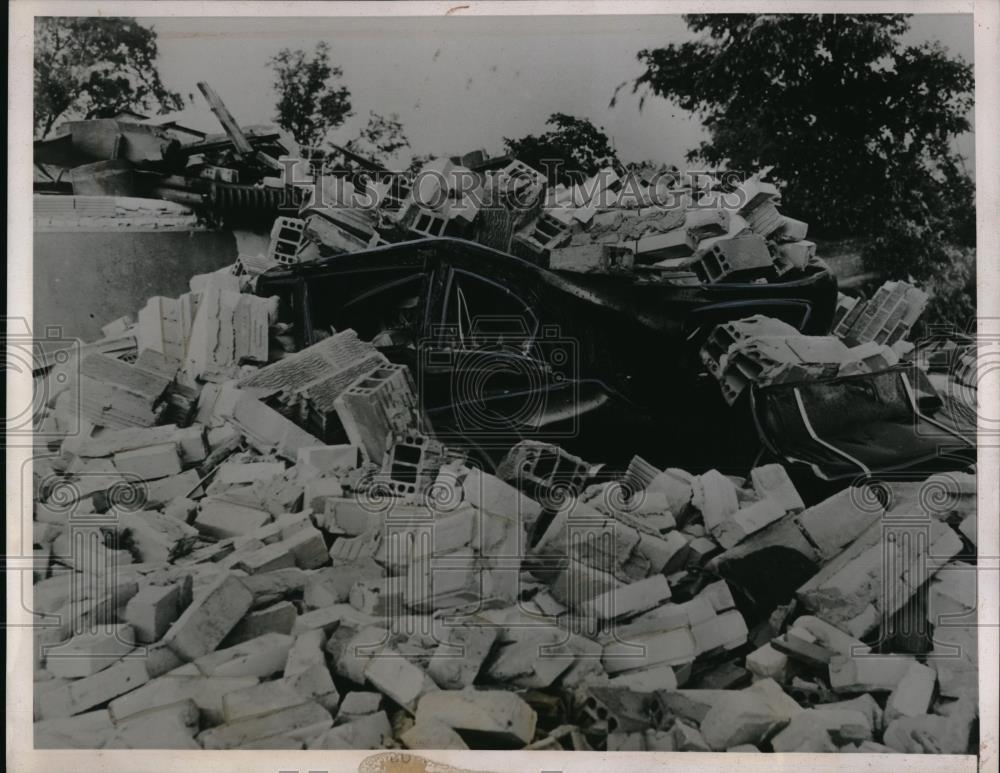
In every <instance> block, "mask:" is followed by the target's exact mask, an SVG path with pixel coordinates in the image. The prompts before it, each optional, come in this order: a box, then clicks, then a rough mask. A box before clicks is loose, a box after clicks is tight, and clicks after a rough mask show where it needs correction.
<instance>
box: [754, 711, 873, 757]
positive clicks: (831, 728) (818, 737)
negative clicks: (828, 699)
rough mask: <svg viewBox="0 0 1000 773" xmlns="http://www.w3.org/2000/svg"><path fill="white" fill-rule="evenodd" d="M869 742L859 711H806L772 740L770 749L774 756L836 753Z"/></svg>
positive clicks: (867, 724) (869, 729)
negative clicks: (785, 753)
mask: <svg viewBox="0 0 1000 773" xmlns="http://www.w3.org/2000/svg"><path fill="white" fill-rule="evenodd" d="M871 739H872V729H871V726H870V725H869V723H868V719H867V717H866V716H865V715H864V714H862V713H861V712H860V711H850V710H844V709H834V710H826V711H817V710H815V709H809V710H805V711H802V712H800V713H799V714H797V715H795V716H794V717H792V719H791V721H790V722H789V723H788V726H787V727H785V729H784V730H782V731H781V732H780V733H778V734H777V735H776V736H775V737H774V738H772V739H771V747H772V748H773V749H774V751H776V752H803V751H813V752H819V751H835V750H836V748H837V747H838V746H843V745H845V744H849V743H860V742H862V741H870V740H871Z"/></svg>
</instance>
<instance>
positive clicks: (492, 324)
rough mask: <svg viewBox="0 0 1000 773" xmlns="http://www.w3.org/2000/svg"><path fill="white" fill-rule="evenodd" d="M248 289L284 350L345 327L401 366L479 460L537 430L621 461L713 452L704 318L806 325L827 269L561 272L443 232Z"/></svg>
mask: <svg viewBox="0 0 1000 773" xmlns="http://www.w3.org/2000/svg"><path fill="white" fill-rule="evenodd" d="M256 292H257V294H258V295H261V296H272V295H276V296H278V297H279V298H280V299H281V312H280V314H281V318H282V320H283V321H286V322H289V323H291V324H292V334H293V335H294V338H295V348H301V347H304V346H308V345H310V344H312V343H314V342H315V341H317V340H319V339H320V338H323V337H325V336H326V335H329V334H330V333H331V332H333V331H338V330H344V329H347V328H353V329H354V330H355V331H357V333H358V335H359V336H360V337H361V338H362V339H364V340H372V341H373V342H374V343H375V344H376V346H378V347H379V348H380V349H381V351H382V352H383V353H384V354H385V355H386V356H387V357H388V358H389V359H390V360H391V361H393V362H397V363H401V364H405V365H407V366H409V368H410V369H411V371H412V372H413V376H414V379H415V381H416V383H417V387H418V392H419V394H420V395H421V397H422V399H423V402H424V407H425V410H426V411H427V413H428V415H429V417H430V419H431V422H432V424H433V426H434V429H435V432H436V433H437V435H438V437H439V438H441V439H443V440H444V441H445V442H447V443H449V444H451V445H459V446H464V447H466V448H469V449H471V450H473V452H474V455H476V456H477V457H479V458H480V459H482V460H483V461H491V463H492V462H495V461H497V460H499V459H500V458H501V457H502V456H503V454H505V453H506V452H507V450H508V449H509V448H510V447H511V446H512V445H513V444H514V443H516V442H518V441H519V440H521V439H536V440H546V441H551V442H558V443H560V444H561V445H563V446H564V447H566V448H568V449H569V450H571V451H572V452H573V453H578V454H580V455H582V456H587V455H588V454H590V455H591V456H594V455H600V457H601V458H604V459H607V460H609V462H610V463H620V464H622V465H624V464H625V463H627V462H628V460H629V459H630V458H631V456H632V455H634V454H636V453H640V454H642V455H644V456H647V457H648V458H651V459H656V460H658V461H661V460H662V461H663V463H667V462H669V461H670V459H671V458H673V457H674V456H675V455H677V456H683V457H684V458H685V459H687V460H688V463H689V464H690V459H691V458H692V456H694V455H696V454H695V453H694V452H695V451H696V450H697V449H698V448H699V446H711V448H710V449H709V448H705V458H706V459H708V458H709V452H710V453H711V457H712V458H713V459H715V460H718V448H719V443H718V439H717V438H716V437H714V436H712V434H711V431H708V430H707V429H706V428H707V427H708V426H709V425H710V424H711V420H706V418H705V417H706V416H709V417H710V416H711V415H712V412H713V411H714V412H715V414H716V415H717V417H718V419H719V426H720V431H725V428H726V426H727V425H731V424H732V416H731V415H730V411H729V410H728V408H727V406H726V405H725V404H724V403H723V402H722V400H721V399H719V398H718V395H717V393H716V390H714V389H711V388H706V386H708V385H704V384H702V374H701V370H702V369H701V367H700V363H699V362H698V357H697V347H698V345H699V343H700V341H701V340H702V339H703V337H704V336H705V335H706V333H707V331H708V330H709V329H711V327H712V326H714V325H716V324H718V323H719V322H722V321H725V320H727V319H734V318H740V317H744V316H746V315H748V314H752V313H761V314H767V315H770V316H773V317H777V318H780V319H784V320H786V321H787V322H788V323H789V324H791V325H793V326H795V327H796V329H799V330H801V331H803V332H805V333H819V332H821V331H824V330H825V329H826V328H827V327H828V326H829V324H830V321H831V319H832V315H833V311H834V305H835V298H836V280H835V278H834V277H833V275H832V274H831V273H830V272H829V271H828V270H827V269H826V268H825V266H823V265H822V264H821V263H817V264H814V265H811V266H808V267H806V268H805V269H804V270H802V271H800V272H795V274H789V275H787V280H786V281H783V282H780V283H768V284H763V283H750V282H725V283H716V284H712V285H700V284H699V285H691V284H682V283H680V282H678V281H675V280H674V279H672V278H671V277H670V276H669V275H668V274H667V273H666V272H662V273H654V272H649V274H648V275H640V276H635V277H633V276H612V275H582V274H570V273H564V272H556V271H551V270H549V269H546V268H544V267H542V266H540V265H537V264H535V263H532V262H529V261H527V260H524V259H521V258H517V257H515V256H513V255H510V254H507V253H502V252H498V251H496V250H492V249H489V248H487V247H483V246H481V245H479V244H474V243H470V242H465V241H461V240H457V239H446V238H445V239H435V240H422V241H419V242H409V243H403V244H396V245H391V246H388V247H380V248H375V249H371V250H367V251H364V252H357V253H351V254H344V255H337V256H333V257H328V258H324V259H321V260H318V261H312V262H308V263H301V264H297V265H294V266H287V267H280V268H275V269H272V270H271V271H269V272H267V273H266V274H263V275H261V276H260V277H259V278H258V280H257V285H256ZM651 424H652V425H653V426H657V427H660V428H662V429H661V431H660V432H649V431H648V430H649V427H650V426H651ZM640 429H642V430H643V431H642V432H639V430H640ZM726 434H729V433H728V432H727V433H726ZM642 438H651V442H647V443H646V446H648V447H643V448H641V449H640V448H638V447H637V445H636V443H637V442H638V443H640V445H641V444H642ZM728 442H729V441H728V440H727V443H728ZM757 445H758V444H756V442H753V443H751V444H750V446H752V447H747V448H745V449H743V448H737V447H736V444H734V447H733V451H741V452H743V454H744V455H745V454H746V453H749V454H750V455H751V458H752V454H753V453H755V452H756V450H757ZM739 455H740V454H734V459H733V464H734V466H735V465H738V464H739V459H738V458H736V457H737V456H739ZM715 463H716V465H718V464H719V462H718V461H716V462H715Z"/></svg>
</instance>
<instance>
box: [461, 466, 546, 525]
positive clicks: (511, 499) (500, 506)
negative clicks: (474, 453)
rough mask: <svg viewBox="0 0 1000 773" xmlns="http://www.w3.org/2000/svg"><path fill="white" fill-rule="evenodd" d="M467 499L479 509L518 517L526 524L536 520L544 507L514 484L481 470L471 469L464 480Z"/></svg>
mask: <svg viewBox="0 0 1000 773" xmlns="http://www.w3.org/2000/svg"><path fill="white" fill-rule="evenodd" d="M462 490H463V492H464V494H465V499H466V501H468V502H469V503H470V504H471V505H472V506H473V507H475V508H476V509H477V510H483V511H486V512H489V513H495V514H497V515H506V516H510V517H514V518H516V519H517V521H518V523H521V524H523V525H525V526H527V525H530V524H532V523H534V522H535V520H536V519H537V518H538V516H539V515H541V512H542V508H541V505H539V504H538V503H537V502H536V501H534V500H533V499H530V498H529V497H526V496H525V495H524V494H522V493H521V492H520V491H518V490H517V489H516V488H514V487H513V486H511V485H509V484H507V483H504V482H503V481H502V480H500V479H499V478H496V477H494V476H493V475H490V474H489V473H484V472H482V471H481V470H477V469H473V470H470V471H469V473H468V475H466V476H465V480H464V481H463V482H462Z"/></svg>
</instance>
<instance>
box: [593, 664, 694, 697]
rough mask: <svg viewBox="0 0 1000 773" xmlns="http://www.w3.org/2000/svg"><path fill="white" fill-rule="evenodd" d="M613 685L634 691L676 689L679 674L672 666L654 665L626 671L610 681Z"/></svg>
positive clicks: (610, 684) (609, 683)
mask: <svg viewBox="0 0 1000 773" xmlns="http://www.w3.org/2000/svg"><path fill="white" fill-rule="evenodd" d="M608 685H609V686H611V687H623V688H626V689H628V690H632V691H633V692H655V691H657V690H676V689H677V676H676V674H675V673H674V669H673V668H671V667H670V666H653V667H652V668H640V669H636V670H634V671H625V672H623V673H621V674H618V675H617V676H616V677H614V678H613V679H611V680H610V681H609V682H608Z"/></svg>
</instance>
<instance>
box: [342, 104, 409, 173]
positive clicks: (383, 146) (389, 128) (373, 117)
mask: <svg viewBox="0 0 1000 773" xmlns="http://www.w3.org/2000/svg"><path fill="white" fill-rule="evenodd" d="M408 147H410V140H409V139H408V138H407V136H406V132H404V131H403V124H402V122H401V121H400V120H399V115H397V114H396V113H390V114H389V115H388V116H384V115H380V114H379V113H376V112H374V111H369V112H368V123H367V124H366V125H365V128H364V129H362V130H361V132H360V133H359V134H358V136H357V137H356V138H355V139H353V140H351V141H350V142H348V143H347V148H348V150H351V151H353V152H355V153H357V154H359V155H362V156H367V157H368V158H370V159H372V160H374V161H378V162H379V163H380V164H382V165H385V164H387V163H388V162H389V160H390V159H391V158H392V157H393V156H395V155H396V153H397V152H399V151H400V150H403V149H404V148H408Z"/></svg>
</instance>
